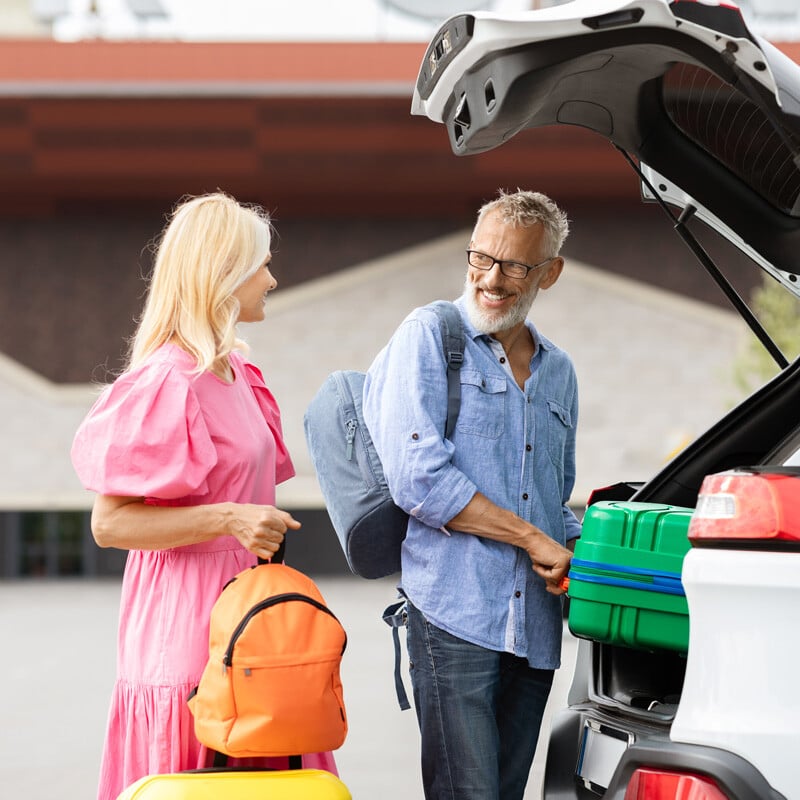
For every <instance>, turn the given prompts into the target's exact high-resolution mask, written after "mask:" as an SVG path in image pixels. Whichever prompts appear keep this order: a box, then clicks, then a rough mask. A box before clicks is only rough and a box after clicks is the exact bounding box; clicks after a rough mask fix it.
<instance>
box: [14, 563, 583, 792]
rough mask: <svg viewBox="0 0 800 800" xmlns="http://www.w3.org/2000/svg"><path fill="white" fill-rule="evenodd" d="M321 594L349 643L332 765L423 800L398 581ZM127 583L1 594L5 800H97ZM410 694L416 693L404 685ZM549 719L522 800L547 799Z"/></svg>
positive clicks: (37, 585) (29, 586)
mask: <svg viewBox="0 0 800 800" xmlns="http://www.w3.org/2000/svg"><path fill="white" fill-rule="evenodd" d="M317 583H318V585H319V587H320V589H321V591H322V593H323V596H324V597H325V599H326V601H327V603H328V605H329V606H330V607H331V609H332V610H333V611H334V612H335V613H336V614H337V616H338V617H339V618H340V619H341V621H342V623H343V625H344V626H345V629H346V630H347V633H348V647H347V651H346V653H345V656H344V659H343V662H342V680H343V683H344V689H345V702H346V705H347V710H348V718H349V725H350V731H349V734H348V738H347V740H346V742H345V744H344V745H343V746H342V748H341V749H340V750H339V751H338V752H337V754H336V758H337V763H338V766H339V770H340V773H341V778H342V780H343V781H344V782H345V783H346V784H347V786H348V788H349V789H350V792H351V793H352V795H353V797H354V798H355V800H362V798H363V800H367V798H373V797H380V798H381V800H408V798H421V797H422V788H421V783H420V778H419V767H418V759H419V739H418V732H417V727H416V718H415V716H414V712H413V711H402V712H401V711H400V709H399V707H398V705H397V700H396V697H395V694H394V682H393V675H392V670H393V659H394V652H393V648H392V637H391V631H390V629H389V628H388V627H387V626H386V625H385V624H384V623H383V621H382V620H381V612H382V611H383V609H384V608H385V607H386V606H387V605H389V604H390V603H392V602H393V601H394V599H395V597H396V593H395V590H394V585H395V584H394V580H393V579H384V580H380V581H365V580H361V579H358V578H354V577H325V578H319V579H317ZM118 606H119V582H118V581H117V580H104V581H82V580H75V581H72V580H61V581H37V580H27V581H8V582H0V632H2V635H3V638H4V640H5V645H4V647H3V655H2V658H0V686H1V687H2V691H0V795H1V796H2V797H7V798H12V797H13V798H25V800H52V798H59V800H93V798H94V797H95V789H96V781H97V771H98V765H99V760H100V753H101V748H102V741H103V733H104V727H105V719H106V713H107V707H108V699H109V696H110V692H111V687H112V683H113V680H114V658H115V655H114V654H115V635H116V625H117V611H118ZM564 641H565V647H564V658H563V666H562V668H561V669H560V670H559V672H558V673H557V674H556V682H555V684H554V688H553V693H552V695H551V701H550V705H549V707H548V714H547V717H548V718H549V714H550V713H552V710H553V709H555V708H558V707H563V706H564V705H565V703H566V694H567V690H568V687H569V683H570V680H571V677H572V669H573V666H574V658H575V649H576V648H575V644H576V640H575V639H573V638H572V637H571V636H570V634H569V633H566V632H565V638H564ZM406 686H407V688H408V689H409V691H410V683H409V682H408V680H407V676H406ZM548 727H549V726H548V722H547V719H546V720H545V724H544V727H543V738H542V743H543V744H541V743H540V750H539V753H538V755H537V758H536V760H535V762H534V766H533V770H532V773H531V780H530V783H529V786H528V790H527V792H526V794H525V797H526V800H534V798H540V797H541V793H540V787H541V780H542V770H543V764H544V755H545V747H546V733H547V729H548Z"/></svg>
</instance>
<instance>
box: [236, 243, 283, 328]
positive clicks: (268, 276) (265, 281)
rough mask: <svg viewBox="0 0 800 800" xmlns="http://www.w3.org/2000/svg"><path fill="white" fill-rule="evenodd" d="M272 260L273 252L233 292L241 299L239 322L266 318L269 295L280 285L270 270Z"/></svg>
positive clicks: (257, 320) (258, 320)
mask: <svg viewBox="0 0 800 800" xmlns="http://www.w3.org/2000/svg"><path fill="white" fill-rule="evenodd" d="M271 262H272V253H269V254H267V257H266V259H265V260H264V263H263V264H262V265H261V266H260V267H259V268H258V269H257V270H256V271H255V273H254V274H253V275H251V276H250V277H249V278H248V279H247V280H246V281H245V282H244V283H243V284H242V285H241V286H239V288H238V289H237V290H236V291H235V292H234V293H233V296H234V297H235V298H236V299H237V300H238V301H239V318H238V319H237V322H260V321H261V320H262V319H264V303H265V302H266V300H267V295H268V294H269V293H270V292H271V291H272V290H273V289H274V288H275V287H276V286H277V285H278V281H276V280H275V278H273V277H272V273H271V272H270V271H269V265H270V263H271Z"/></svg>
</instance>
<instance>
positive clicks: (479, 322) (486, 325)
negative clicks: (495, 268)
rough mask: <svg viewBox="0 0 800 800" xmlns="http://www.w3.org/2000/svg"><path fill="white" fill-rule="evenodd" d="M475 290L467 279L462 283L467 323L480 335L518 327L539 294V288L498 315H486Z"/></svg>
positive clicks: (521, 296)
mask: <svg viewBox="0 0 800 800" xmlns="http://www.w3.org/2000/svg"><path fill="white" fill-rule="evenodd" d="M477 291H478V290H477V288H476V287H475V284H473V283H470V280H469V277H467V278H466V279H465V281H464V295H463V296H464V305H465V307H466V309H467V316H468V317H469V321H470V322H471V323H472V324H473V325H474V326H475V329H476V330H478V331H479V332H480V333H486V334H493V333H500V332H502V331H507V330H509V329H510V328H513V327H515V326H516V325H519V323H520V322H524V321H525V320H526V319H527V318H528V312H529V311H530V310H531V306H532V305H533V301H534V300H535V299H536V295H537V294H538V292H539V287H538V286H537V287H535V288H534V289H533V290H532V291H530V292H528V293H526V294H522V295H520V296H519V299H518V300H517V302H516V304H515V305H514V307H513V308H509V309H508V311H504V312H503V313H500V314H487V313H486V312H485V311H484V310H483V309H482V308H481V307H480V306H479V305H478V302H477V300H476V298H475V295H476V292H477Z"/></svg>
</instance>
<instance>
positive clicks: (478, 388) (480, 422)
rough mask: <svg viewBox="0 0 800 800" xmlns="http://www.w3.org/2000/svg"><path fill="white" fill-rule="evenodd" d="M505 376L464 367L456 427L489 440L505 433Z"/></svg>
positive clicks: (463, 431) (506, 385)
mask: <svg viewBox="0 0 800 800" xmlns="http://www.w3.org/2000/svg"><path fill="white" fill-rule="evenodd" d="M507 388H508V382H507V381H506V379H505V378H499V377H496V376H492V375H484V374H482V373H480V372H477V371H476V370H470V369H463V368H462V369H461V410H460V411H459V412H458V422H457V423H456V430H457V431H459V432H461V433H469V434H471V435H473V436H483V437H484V438H486V439H497V438H499V437H500V436H502V435H503V430H504V428H505V414H506V390H507Z"/></svg>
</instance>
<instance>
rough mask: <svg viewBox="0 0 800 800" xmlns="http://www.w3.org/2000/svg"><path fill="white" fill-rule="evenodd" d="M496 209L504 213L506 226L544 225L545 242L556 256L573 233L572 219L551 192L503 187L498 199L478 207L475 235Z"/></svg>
mask: <svg viewBox="0 0 800 800" xmlns="http://www.w3.org/2000/svg"><path fill="white" fill-rule="evenodd" d="M495 211H496V212H498V213H499V214H500V219H501V220H502V221H503V222H504V223H505V224H506V225H513V226H514V227H517V228H529V227H531V226H533V225H541V226H542V228H544V244H545V245H547V246H546V248H545V249H546V250H547V252H548V253H550V255H551V256H553V257H555V256H557V255H558V254H559V253H560V252H561V247H562V246H563V244H564V241H565V240H566V238H567V235H568V234H569V220H568V219H567V215H566V214H565V213H564V212H563V211H562V210H561V209H560V208H559V207H558V206H557V205H556V204H555V202H553V201H552V200H551V199H550V198H549V197H548V196H547V195H545V194H542V193H541V192H528V191H523V190H522V189H517V191H516V192H512V193H506V192H505V191H503V190H502V189H501V190H500V192H499V196H498V197H497V198H496V199H494V200H490V201H489V202H488V203H484V204H483V205H482V206H481V207H480V208H479V209H478V219H477V220H476V222H475V228H474V229H473V238H474V236H475V230H476V229H477V228H478V226H479V225H480V224H481V222H482V221H483V219H484V217H485V216H486V215H487V214H489V213H491V212H495Z"/></svg>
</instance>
